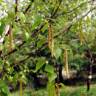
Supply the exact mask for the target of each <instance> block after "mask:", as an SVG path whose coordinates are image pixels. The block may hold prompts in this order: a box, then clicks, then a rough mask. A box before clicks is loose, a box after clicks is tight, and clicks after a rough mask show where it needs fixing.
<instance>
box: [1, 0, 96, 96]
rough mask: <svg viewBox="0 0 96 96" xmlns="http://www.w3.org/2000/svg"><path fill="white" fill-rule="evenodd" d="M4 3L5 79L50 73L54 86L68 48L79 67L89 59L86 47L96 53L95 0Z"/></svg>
mask: <svg viewBox="0 0 96 96" xmlns="http://www.w3.org/2000/svg"><path fill="white" fill-rule="evenodd" d="M0 3H1V11H2V12H3V13H4V12H5V14H6V15H4V16H3V17H2V18H1V19H0V35H1V38H0V41H1V42H0V44H1V45H0V46H1V49H0V57H1V59H0V62H1V65H0V73H1V75H2V76H1V78H2V80H8V83H9V82H15V83H16V82H17V80H18V79H20V77H21V78H23V80H25V81H26V74H28V73H30V72H32V73H38V72H39V73H44V74H47V75H48V77H49V87H50V86H51V85H50V83H51V84H53V82H54V80H55V79H56V76H57V75H56V72H55V68H54V66H55V65H54V62H55V64H56V62H57V61H59V60H60V61H59V62H60V63H61V64H63V53H64V50H65V49H68V55H69V64H70V65H71V67H72V68H74V67H75V69H77V70H79V69H80V68H81V67H82V65H84V64H85V63H86V62H87V61H86V60H85V59H84V50H85V49H87V48H88V49H89V48H90V49H92V51H94V52H95V50H94V49H95V47H96V46H94V43H95V34H96V33H95V30H96V29H95V20H96V18H95V9H96V6H95V4H94V3H95V1H92V0H89V1H88V0H83V1H82V0H71V1H70V0H28V1H26V0H23V1H22V0H15V1H7V0H6V1H3V0H0ZM8 26H9V27H8ZM4 30H5V31H4ZM6 30H7V31H6ZM6 32H7V34H6ZM90 37H91V38H90ZM86 41H87V42H86ZM93 47H94V49H93ZM73 57H74V58H73ZM34 66H35V67H34ZM42 68H43V69H42ZM52 88H54V87H52ZM51 94H52V93H51ZM49 96H50V94H49ZM51 96H52V95H51Z"/></svg>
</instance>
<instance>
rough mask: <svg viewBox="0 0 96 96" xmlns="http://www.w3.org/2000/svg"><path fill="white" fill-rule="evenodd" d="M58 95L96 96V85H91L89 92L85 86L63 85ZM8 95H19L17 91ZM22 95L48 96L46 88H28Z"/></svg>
mask: <svg viewBox="0 0 96 96" xmlns="http://www.w3.org/2000/svg"><path fill="white" fill-rule="evenodd" d="M60 92H61V95H60V96H96V85H92V86H91V89H90V91H89V92H87V91H86V86H73V87H72V86H71V87H68V86H64V87H63V88H61V90H60ZM9 96H19V92H14V93H11V94H10V95H9ZM23 96H48V95H47V91H46V89H39V90H37V91H35V90H31V91H29V90H28V89H25V90H24V94H23Z"/></svg>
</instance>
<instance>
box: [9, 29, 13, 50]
mask: <svg viewBox="0 0 96 96" xmlns="http://www.w3.org/2000/svg"><path fill="white" fill-rule="evenodd" d="M12 49H13V33H12V29H11V28H10V29H9V51H12Z"/></svg>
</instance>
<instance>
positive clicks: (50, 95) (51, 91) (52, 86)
mask: <svg viewBox="0 0 96 96" xmlns="http://www.w3.org/2000/svg"><path fill="white" fill-rule="evenodd" d="M47 90H48V96H55V83H54V82H48V85H47Z"/></svg>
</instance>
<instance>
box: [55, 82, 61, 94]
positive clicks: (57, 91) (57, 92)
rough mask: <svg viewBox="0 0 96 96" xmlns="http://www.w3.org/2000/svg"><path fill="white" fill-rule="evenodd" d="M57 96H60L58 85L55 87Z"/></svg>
mask: <svg viewBox="0 0 96 96" xmlns="http://www.w3.org/2000/svg"><path fill="white" fill-rule="evenodd" d="M55 96H60V88H59V84H57V83H56V85H55Z"/></svg>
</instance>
